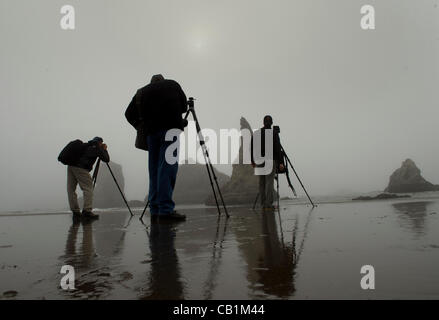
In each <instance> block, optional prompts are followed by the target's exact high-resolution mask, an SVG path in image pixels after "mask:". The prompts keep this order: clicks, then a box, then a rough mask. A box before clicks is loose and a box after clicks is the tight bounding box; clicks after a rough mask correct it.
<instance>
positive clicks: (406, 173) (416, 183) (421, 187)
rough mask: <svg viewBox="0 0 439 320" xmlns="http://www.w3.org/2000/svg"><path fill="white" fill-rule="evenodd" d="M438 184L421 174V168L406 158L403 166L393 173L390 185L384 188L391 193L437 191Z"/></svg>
mask: <svg viewBox="0 0 439 320" xmlns="http://www.w3.org/2000/svg"><path fill="white" fill-rule="evenodd" d="M437 190H439V186H438V185H434V184H432V183H430V182H428V181H427V180H425V179H424V178H423V177H422V176H421V170H419V168H418V167H417V166H416V164H415V162H414V161H413V160H411V159H407V160H405V161H404V162H403V163H402V165H401V168H399V169H397V170H396V171H395V172H393V173H392V175H391V176H390V179H389V185H388V186H387V188H386V189H385V190H384V191H385V192H391V193H405V192H424V191H437Z"/></svg>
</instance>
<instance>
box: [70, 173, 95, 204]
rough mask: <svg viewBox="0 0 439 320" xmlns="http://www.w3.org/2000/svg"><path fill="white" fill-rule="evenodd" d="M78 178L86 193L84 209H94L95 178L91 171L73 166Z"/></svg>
mask: <svg viewBox="0 0 439 320" xmlns="http://www.w3.org/2000/svg"><path fill="white" fill-rule="evenodd" d="M73 169H74V173H75V177H76V180H78V183H79V187H80V188H81V190H82V192H83V194H84V211H92V210H93V179H92V177H91V175H90V173H89V172H88V171H87V170H85V169H82V168H76V167H75V168H73Z"/></svg>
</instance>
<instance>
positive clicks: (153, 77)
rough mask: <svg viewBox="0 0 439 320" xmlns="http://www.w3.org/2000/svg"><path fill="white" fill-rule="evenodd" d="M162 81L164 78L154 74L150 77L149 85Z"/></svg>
mask: <svg viewBox="0 0 439 320" xmlns="http://www.w3.org/2000/svg"><path fill="white" fill-rule="evenodd" d="M163 80H165V77H163V76H162V75H161V74H156V75H153V76H152V78H151V83H155V82H159V81H163Z"/></svg>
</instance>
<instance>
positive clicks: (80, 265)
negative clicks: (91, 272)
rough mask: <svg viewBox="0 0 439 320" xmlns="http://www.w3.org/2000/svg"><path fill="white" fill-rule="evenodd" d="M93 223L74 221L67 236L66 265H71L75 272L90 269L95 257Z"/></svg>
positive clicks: (64, 258)
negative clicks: (78, 239)
mask: <svg viewBox="0 0 439 320" xmlns="http://www.w3.org/2000/svg"><path fill="white" fill-rule="evenodd" d="M92 223H93V221H83V222H79V221H74V222H73V224H72V225H71V227H70V229H69V233H68V235H67V242H66V249H65V255H64V256H63V260H64V261H65V264H68V265H71V266H73V267H74V268H75V270H84V269H89V268H90V267H91V266H92V263H93V258H94V257H95V249H94V243H93V226H92ZM81 224H82V243H81V248H80V251H79V253H78V252H77V250H76V246H77V238H78V231H79V226H80V225H81Z"/></svg>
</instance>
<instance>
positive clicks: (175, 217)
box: [159, 211, 186, 221]
mask: <svg viewBox="0 0 439 320" xmlns="http://www.w3.org/2000/svg"><path fill="white" fill-rule="evenodd" d="M159 219H160V221H185V220H186V216H185V215H184V214H180V213H177V211H172V212H171V213H164V214H161V215H160V216H159Z"/></svg>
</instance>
